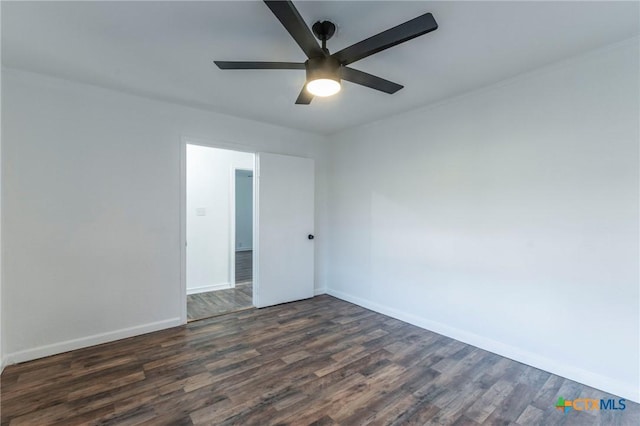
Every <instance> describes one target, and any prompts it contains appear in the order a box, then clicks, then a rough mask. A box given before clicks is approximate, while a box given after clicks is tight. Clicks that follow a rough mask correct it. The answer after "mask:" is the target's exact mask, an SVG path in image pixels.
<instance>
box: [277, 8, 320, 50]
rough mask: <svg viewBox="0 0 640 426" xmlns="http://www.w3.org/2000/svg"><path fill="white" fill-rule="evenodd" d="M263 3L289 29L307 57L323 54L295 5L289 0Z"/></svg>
mask: <svg viewBox="0 0 640 426" xmlns="http://www.w3.org/2000/svg"><path fill="white" fill-rule="evenodd" d="M265 4H266V5H267V7H269V9H271V12H273V14H274V15H276V18H278V20H279V21H280V23H282V25H283V26H284V27H285V28H286V30H287V31H289V34H291V37H293V39H294V40H295V41H296V43H298V45H299V46H300V47H301V48H302V50H303V51H304V53H305V54H306V55H307V57H308V58H313V57H318V56H325V53H324V51H323V50H322V49H321V48H320V46H319V45H318V42H317V41H316V38H315V37H314V36H313V34H312V33H311V30H310V29H309V27H308V26H307V24H306V23H305V22H304V19H302V16H300V13H299V12H298V10H297V9H296V7H295V6H294V5H293V3H291V2H290V1H267V0H265Z"/></svg>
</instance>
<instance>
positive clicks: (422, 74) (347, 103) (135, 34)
mask: <svg viewBox="0 0 640 426" xmlns="http://www.w3.org/2000/svg"><path fill="white" fill-rule="evenodd" d="M295 4H296V6H297V8H298V10H299V11H300V13H301V15H302V16H303V17H304V18H305V20H306V21H307V23H308V24H312V23H313V22H315V21H316V20H323V19H329V20H331V21H333V22H335V23H336V24H337V26H338V31H337V33H336V35H335V36H334V38H333V39H332V40H330V42H329V49H330V50H331V51H332V52H336V51H338V50H339V49H341V48H343V47H346V46H348V45H350V44H353V43H355V42H358V41H360V40H361V39H364V38H366V37H369V36H371V35H373V34H376V33H378V32H380V31H383V30H385V29H387V28H389V27H392V26H395V25H397V24H399V23H402V22H404V21H407V20H409V19H411V18H414V17H416V16H418V15H420V14H423V13H425V12H431V13H433V15H434V17H435V18H436V21H437V22H438V24H439V26H440V28H439V29H438V30H437V31H435V32H433V33H430V34H427V35H425V36H422V37H419V38H416V39H414V40H412V41H409V42H407V43H404V44H402V45H399V46H396V47H394V48H392V49H389V50H386V51H384V52H380V53H378V54H376V55H374V56H372V57H369V58H366V59H363V60H362V61H359V62H356V63H355V64H353V65H352V66H353V67H354V68H357V69H361V70H362V71H366V72H368V73H372V74H376V75H379V76H380V77H383V78H386V79H389V80H392V81H395V82H398V83H400V84H403V85H404V86H405V88H404V89H402V90H400V91H399V92H398V93H396V94H395V95H387V94H384V93H380V92H377V91H374V90H371V89H367V88H364V87H361V86H357V85H354V84H351V83H349V82H346V83H344V85H343V91H342V92H341V93H339V94H338V95H336V96H334V97H331V98H325V99H318V98H316V99H314V101H313V103H312V104H311V105H309V106H300V105H294V101H295V99H296V97H297V95H298V92H299V91H300V88H301V87H302V85H303V82H304V79H305V75H304V71H291V70H286V71H221V70H219V69H217V67H215V65H214V64H213V62H212V61H213V59H219V60H272V61H300V62H302V61H303V60H304V59H305V58H304V54H303V53H302V51H301V50H300V49H299V47H298V46H297V44H296V43H295V42H294V41H293V39H291V37H290V36H289V34H288V33H287V32H286V30H285V29H284V28H283V27H282V26H281V25H280V23H279V22H278V21H277V19H276V18H275V17H274V16H273V15H272V13H271V12H270V10H269V9H268V8H267V7H266V6H265V5H264V4H263V3H262V2H254V1H234V2H217V1H208V2H207V1H205V2H180V1H175V2H44V3H41V2H37V3H36V2H6V1H3V2H2V64H3V66H6V67H13V68H19V69H24V70H29V71H34V72H39V73H45V74H50V75H54V76H58V77H63V78H67V79H73V80H78V81H82V82H86V83H91V84H96V85H99V86H103V87H108V88H113V89H118V90H124V91H127V92H131V93H136V94H141V95H145V96H150V97H154V98H158V99H163V100H169V101H173V102H178V103H182V104H187V105H191V106H197V107H201V108H202V107H204V108H207V109H211V110H214V111H218V112H223V113H228V114H233V115H237V116H242V117H247V118H252V119H257V120H260V121H264V122H269V123H274V124H278V125H282V126H287V127H293V128H299V129H304V130H308V131H313V132H317V133H323V134H329V133H333V132H335V131H337V130H340V129H343V128H346V127H350V126H354V125H357V124H362V123H366V122H369V121H373V120H376V119H379V118H382V117H385V116H388V115H392V114H397V113H400V112H403V111H407V110H410V109H412V108H415V107H418V106H421V105H425V104H428V103H432V102H435V101H437V100H440V99H444V98H447V97H451V96H455V95H457V94H460V93H463V92H466V91H469V90H473V89H475V88H479V87H482V86H486V85H489V84H491V83H494V82H497V81H500V80H503V79H505V78H509V77H512V76H514V75H517V74H520V73H523V72H526V71H529V70H532V69H534V68H537V67H540V66H544V65H546V64H549V63H553V62H556V61H558V60H561V59H563V58H566V57H570V56H573V55H577V54H580V53H582V52H585V51H588V50H591V49H594V48H597V47H600V46H604V45H607V44H610V43H613V42H616V41H619V40H624V39H628V38H631V37H633V36H636V35H638V34H639V33H640V29H639V28H640V24H639V19H638V16H639V7H640V6H639V3H638V2H611V1H603V2H451V1H449V2H426V1H413V2H395V1H378V2H376V1H374V2H360V1H355V2H347V1H340V2H335V1H327V2H306V1H298V2H296V3H295Z"/></svg>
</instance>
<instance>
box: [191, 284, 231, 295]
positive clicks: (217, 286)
mask: <svg viewBox="0 0 640 426" xmlns="http://www.w3.org/2000/svg"><path fill="white" fill-rule="evenodd" d="M234 287H235V285H232V284H231V283H220V284H211V285H203V286H200V287H191V288H187V295H189V294H198V293H206V292H209V291H218V290H227V289H229V288H234Z"/></svg>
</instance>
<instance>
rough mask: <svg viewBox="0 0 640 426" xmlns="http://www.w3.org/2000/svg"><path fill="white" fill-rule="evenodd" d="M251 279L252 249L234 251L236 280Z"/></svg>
mask: <svg viewBox="0 0 640 426" xmlns="http://www.w3.org/2000/svg"><path fill="white" fill-rule="evenodd" d="M252 279H253V251H251V250H246V251H237V252H236V282H237V283H241V282H248V281H251V280H252Z"/></svg>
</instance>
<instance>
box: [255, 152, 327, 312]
mask: <svg viewBox="0 0 640 426" xmlns="http://www.w3.org/2000/svg"><path fill="white" fill-rule="evenodd" d="M256 160H257V161H256V173H255V174H256V181H257V191H256V209H258V215H257V217H258V218H259V222H258V223H256V226H255V227H254V229H255V230H256V237H257V240H258V241H257V243H258V247H259V249H258V252H257V256H256V259H254V277H256V286H254V298H253V303H254V305H255V306H256V307H258V308H262V307H265V306H271V305H277V304H279V303H285V302H292V301H294V300H301V299H307V298H309V297H313V268H314V248H313V246H314V241H313V239H312V238H313V232H314V231H313V225H314V214H313V212H314V189H315V178H314V163H313V160H312V159H309V158H300V157H292V156H288V155H277V154H266V153H259V154H258V155H257V159H256Z"/></svg>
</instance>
